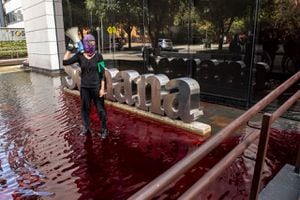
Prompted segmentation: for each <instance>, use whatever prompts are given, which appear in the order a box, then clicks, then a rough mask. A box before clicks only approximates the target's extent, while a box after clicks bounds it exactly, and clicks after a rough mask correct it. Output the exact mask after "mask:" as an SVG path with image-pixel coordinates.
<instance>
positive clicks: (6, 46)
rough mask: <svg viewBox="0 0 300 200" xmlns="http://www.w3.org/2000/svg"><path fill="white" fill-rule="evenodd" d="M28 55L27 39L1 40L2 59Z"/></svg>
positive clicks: (0, 51)
mask: <svg viewBox="0 0 300 200" xmlns="http://www.w3.org/2000/svg"><path fill="white" fill-rule="evenodd" d="M24 57H27V48H26V41H25V40H19V41H0V59H9V58H24Z"/></svg>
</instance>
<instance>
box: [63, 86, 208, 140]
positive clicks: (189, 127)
mask: <svg viewBox="0 0 300 200" xmlns="http://www.w3.org/2000/svg"><path fill="white" fill-rule="evenodd" d="M64 91H66V92H68V93H70V94H73V95H76V96H79V95H80V94H79V91H78V90H70V89H68V88H66V87H64ZM105 104H106V105H109V106H112V107H115V108H118V109H121V110H124V111H127V112H131V113H134V114H137V115H140V116H142V117H145V118H149V119H152V120H155V121H158V122H161V123H164V124H168V125H170V126H173V127H176V128H180V129H183V130H186V131H188V132H192V133H195V134H198V135H201V136H204V137H208V136H210V134H211V126H210V125H208V124H205V123H202V122H198V121H194V122H192V123H184V122H182V121H180V120H173V119H170V118H168V117H165V116H161V115H156V114H153V113H151V112H146V111H143V110H140V109H138V108H135V107H133V106H128V105H126V104H121V103H118V102H112V101H109V100H105Z"/></svg>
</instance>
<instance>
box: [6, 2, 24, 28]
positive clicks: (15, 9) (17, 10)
mask: <svg viewBox="0 0 300 200" xmlns="http://www.w3.org/2000/svg"><path fill="white" fill-rule="evenodd" d="M3 8H4V16H5V17H6V18H7V17H8V15H10V17H9V18H10V19H11V18H12V16H14V18H15V20H12V21H7V22H6V23H7V24H6V27H7V28H24V21H23V9H22V0H10V1H6V2H3Z"/></svg>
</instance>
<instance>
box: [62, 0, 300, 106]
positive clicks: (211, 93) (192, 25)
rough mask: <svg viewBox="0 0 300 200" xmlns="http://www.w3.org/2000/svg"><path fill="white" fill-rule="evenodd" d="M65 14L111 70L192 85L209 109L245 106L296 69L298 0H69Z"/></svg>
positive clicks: (299, 23) (67, 24)
mask: <svg viewBox="0 0 300 200" xmlns="http://www.w3.org/2000/svg"><path fill="white" fill-rule="evenodd" d="M63 14H64V27H65V29H67V28H69V27H72V26H78V27H79V28H82V27H89V28H90V30H91V33H92V34H93V35H94V36H96V38H97V44H98V49H99V51H100V52H101V53H102V54H103V56H104V59H105V60H106V62H107V66H108V67H109V68H113V67H115V68H118V69H119V70H127V69H131V70H135V71H138V72H139V73H140V74H146V73H155V74H158V73H163V74H165V75H167V76H168V77H169V79H174V78H179V77H190V78H193V79H195V80H196V81H197V82H198V83H199V85H200V89H201V98H202V100H207V101H210V102H218V103H223V104H227V105H235V106H241V107H249V106H250V105H251V104H253V103H254V102H256V101H257V100H259V99H260V98H261V97H263V96H264V95H265V94H267V93H268V91H269V90H270V89H272V87H276V86H277V85H278V84H279V83H281V82H282V81H283V80H285V79H286V78H288V77H289V76H290V75H292V74H294V73H295V72H296V71H297V70H299V60H300V59H299V52H300V50H299V47H300V43H299V42H300V38H299V35H300V34H299V31H300V5H299V2H298V1H291V0H257V1H250V0H209V1H208V0H179V1H178V0H155V1H154V0H122V1H117V0H85V1H75V0H67V1H63Z"/></svg>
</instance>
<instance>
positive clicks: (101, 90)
mask: <svg viewBox="0 0 300 200" xmlns="http://www.w3.org/2000/svg"><path fill="white" fill-rule="evenodd" d="M104 95H105V92H104V89H100V91H99V96H100V97H103V96H104Z"/></svg>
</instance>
